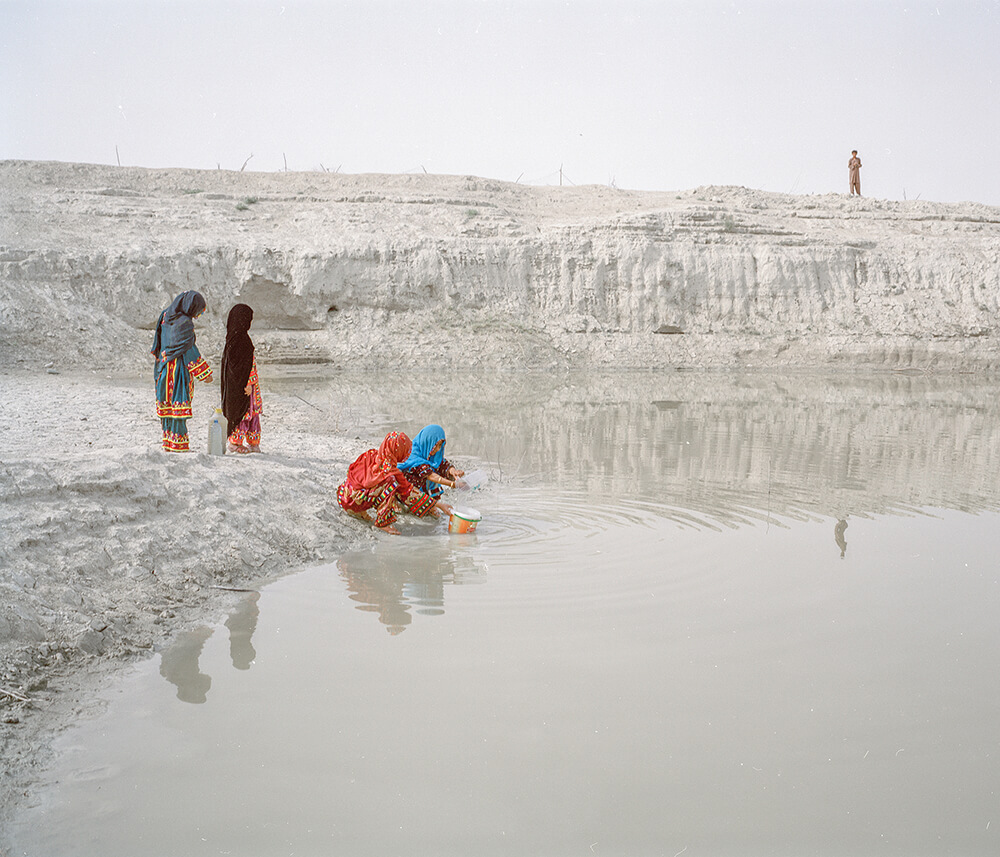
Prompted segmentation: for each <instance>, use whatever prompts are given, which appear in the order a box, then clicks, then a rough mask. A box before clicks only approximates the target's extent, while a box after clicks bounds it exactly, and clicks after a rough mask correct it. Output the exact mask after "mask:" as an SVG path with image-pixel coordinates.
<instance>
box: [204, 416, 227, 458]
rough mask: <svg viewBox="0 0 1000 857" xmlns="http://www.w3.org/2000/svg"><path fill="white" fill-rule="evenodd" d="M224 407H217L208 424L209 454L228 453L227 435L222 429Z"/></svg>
mask: <svg viewBox="0 0 1000 857" xmlns="http://www.w3.org/2000/svg"><path fill="white" fill-rule="evenodd" d="M222 419H223V416H222V408H216V409H215V413H214V414H213V415H212V419H211V421H210V422H209V424H208V454H209V455H225V454H226V435H225V432H223V430H222Z"/></svg>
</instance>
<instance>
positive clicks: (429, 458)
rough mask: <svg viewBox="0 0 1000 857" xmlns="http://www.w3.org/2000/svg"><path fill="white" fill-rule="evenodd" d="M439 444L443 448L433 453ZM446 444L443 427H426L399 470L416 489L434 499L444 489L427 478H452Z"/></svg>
mask: <svg viewBox="0 0 1000 857" xmlns="http://www.w3.org/2000/svg"><path fill="white" fill-rule="evenodd" d="M438 442H440V443H441V446H440V447H438V449H437V451H436V452H433V453H432V452H431V450H432V449H434V447H435V446H437V444H438ZM445 443H446V441H445V437H444V429H443V428H441V426H439V425H436V424H432V425H429V426H424V427H423V428H422V429H420V431H418V432H417V436H416V437H415V438H413V448H412V450H411V451H410V456H409V458H407V459H406V461H404V462H403V463H402V464H400V465H399V469H400V470H402V471H403V474H404V475H405V476H406V478H407V479H408V480H409V481H410V483H411V484H412V485H413V486H414V487H415V488H417V489H418V490H420V491H423V492H424V493H425V494H430V495H431V497H434V498H437V497H439V496H440V495H441V494H442V493H443V491H444V489H443V488H442V487H441V485H440V484H439V483H437V482H432V481H429V480H428V479H427V477H428V476H430V474H432V473H436V474H437V475H438V476H443V477H444V478H445V479H451V478H452V477H451V474H450V473H449V471H450V470H451V466H452V465H451V462H450V461H448V460H447V459H446V458H445V457H444V446H445Z"/></svg>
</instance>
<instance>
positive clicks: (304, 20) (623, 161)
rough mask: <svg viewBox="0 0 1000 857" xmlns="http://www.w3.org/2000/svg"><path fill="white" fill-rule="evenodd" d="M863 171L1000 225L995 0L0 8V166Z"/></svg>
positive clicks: (550, 175) (999, 39)
mask: <svg viewBox="0 0 1000 857" xmlns="http://www.w3.org/2000/svg"><path fill="white" fill-rule="evenodd" d="M116 146H117V155H116V151H115V147H116ZM854 148H856V149H858V150H859V151H860V154H861V158H862V161H863V164H864V167H863V168H862V171H861V178H862V190H863V191H864V193H865V194H866V195H870V196H877V197H884V198H889V199H903V197H904V195H905V196H906V197H907V198H909V199H914V198H916V197H918V196H919V197H920V198H921V199H931V200H941V201H960V200H976V201H980V202H987V203H991V204H994V205H1000V165H998V160H1000V0H926V1H925V0H867V2H856V0H844V2H810V1H809V0H770V2H767V0H718V2H716V0H676V2H674V0H660V2H654V0H645V2H641V0H599V1H598V0H591V2H574V0H562V1H561V2H556V0H506V2H475V0H450V2H443V0H442V2H432V1H431V0H410V2H407V0H394V2H379V0H358V2H343V1H342V0H330V2H320V0H314V1H313V2H302V0H242V2H236V0H179V1H178V2H167V0H118V2H112V0H51V2H48V0H0V159H8V158H26V159H31V160H58V161H82V162H88V163H102V164H114V163H116V162H117V160H118V159H120V161H121V163H122V164H123V165H137V166H146V167H196V168H208V169H215V168H216V167H217V166H221V167H222V168H223V169H231V170H238V169H240V167H241V166H242V165H243V163H244V161H246V159H247V158H248V157H249V156H250V155H251V153H252V155H253V158H252V159H251V160H250V162H249V164H247V167H246V168H247V169H248V170H257V171H274V170H280V169H283V168H284V167H285V159H286V158H287V166H288V169H291V170H313V169H317V170H318V169H320V168H321V166H322V167H323V168H326V169H329V170H331V171H333V170H336V169H338V168H339V169H340V170H341V171H343V172H348V173H366V172H388V173H403V172H421V171H422V170H427V171H428V172H431V173H451V174H459V175H465V174H471V175H477V176H486V177H491V178H499V179H505V180H509V181H515V180H518V179H520V181H522V182H525V183H530V184H558V182H559V169H560V166H561V167H562V169H563V174H564V176H565V180H566V181H567V182H572V183H574V184H611V183H614V184H615V185H617V186H618V187H621V188H636V189H645V190H681V189H687V188H693V187H697V186H699V185H706V184H734V185H744V186H746V187H751V188H762V189H765V190H773V191H782V192H795V193H826V192H829V191H836V192H846V190H847V160H848V158H849V157H850V151H851V149H854Z"/></svg>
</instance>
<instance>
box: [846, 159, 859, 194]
mask: <svg viewBox="0 0 1000 857" xmlns="http://www.w3.org/2000/svg"><path fill="white" fill-rule="evenodd" d="M847 173H848V177H849V178H850V180H851V196H854V194H857V195H858V196H861V158H859V157H858V150H857V149H854V150H852V151H851V159H850V160H849V161H848V162H847Z"/></svg>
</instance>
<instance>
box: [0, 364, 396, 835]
mask: <svg viewBox="0 0 1000 857" xmlns="http://www.w3.org/2000/svg"><path fill="white" fill-rule="evenodd" d="M264 383H265V385H266V383H267V381H266V376H265V381H264ZM0 387H2V388H3V396H2V398H0V435H2V436H3V438H4V449H3V452H2V455H0V492H2V513H0V514H2V526H0V567H2V573H0V591H2V593H3V602H4V611H3V613H2V616H0V623H2V624H0V688H2V690H3V692H2V693H0V736H2V739H0V742H2V743H0V746H2V755H3V758H4V762H5V764H4V766H3V774H2V781H0V791H2V798H0V818H2V811H3V809H4V808H6V809H9V807H10V804H11V801H12V800H13V799H14V798H15V797H17V796H21V795H22V793H23V792H24V791H25V789H26V787H27V784H28V783H30V781H31V779H32V776H33V774H34V771H35V770H36V765H37V764H39V762H40V761H41V760H42V759H44V756H45V751H46V746H47V737H46V736H47V735H48V734H49V733H50V732H51V730H52V729H54V728H58V726H59V725H61V724H62V723H65V722H66V721H67V719H68V718H70V717H72V715H73V713H74V712H75V711H77V710H79V707H80V706H85V705H86V704H87V698H88V693H87V690H86V689H87V688H88V687H94V686H96V683H98V682H100V681H101V680H102V675H103V674H104V673H106V672H107V671H108V670H114V669H116V668H120V667H121V666H123V665H125V664H127V663H129V662H131V661H133V660H135V659H137V658H145V657H149V656H150V655H151V654H152V653H153V652H155V651H156V650H158V649H159V648H161V647H162V646H163V644H164V643H165V642H166V641H167V640H168V639H169V638H170V636H171V635H172V634H174V633H176V632H178V631H179V630H182V629H184V628H185V627H188V626H189V625H190V624H191V623H194V622H197V621H202V620H204V618H205V616H206V615H208V616H212V615H215V614H218V613H221V612H222V611H224V610H225V609H226V607H227V605H228V604H229V603H230V601H231V598H230V596H229V593H228V592H227V591H226V590H224V589H220V588H216V587H234V588H254V587H256V586H259V585H261V584H262V583H264V582H266V581H268V580H271V579H274V578H275V577H276V576H279V575H281V574H282V573H285V572H287V571H289V570H291V569H296V568H301V567H304V566H306V565H310V564H313V563H318V562H321V561H324V560H329V559H332V558H334V557H336V556H337V555H339V554H340V553H342V552H344V551H345V550H348V549H351V548H357V547H359V546H361V545H363V544H365V543H370V542H372V541H373V540H374V539H375V538H376V534H375V533H374V531H372V530H371V528H366V527H365V526H364V525H363V524H361V523H359V522H356V521H353V520H351V519H350V518H348V517H347V516H345V515H343V514H340V513H339V507H338V506H337V502H336V497H335V491H336V486H337V485H338V484H339V482H340V481H341V479H342V478H343V473H344V472H345V470H346V467H347V464H348V463H349V462H350V460H352V459H353V457H354V456H355V455H356V454H357V453H358V452H359V451H361V450H362V449H363V448H366V447H367V446H368V445H370V443H371V442H374V441H376V440H377V439H378V438H377V437H376V435H377V434H378V431H377V430H376V431H375V432H373V431H372V428H371V422H370V420H371V417H369V416H365V417H364V418H363V419H364V425H362V424H361V422H360V419H361V418H360V417H358V418H357V419H356V418H355V415H354V413H353V412H350V413H343V412H342V413H341V414H333V415H331V414H330V413H329V412H327V411H326V410H323V409H321V406H317V405H315V404H312V403H309V402H306V401H305V400H304V399H302V398H301V397H300V396H297V395H294V394H289V395H283V394H281V393H277V392H274V391H268V390H266V389H265V396H266V409H267V411H266V415H265V419H264V438H263V449H264V451H265V454H263V455H260V456H232V455H231V456H224V457H212V456H208V455H207V454H205V452H203V451H202V448H203V446H204V445H205V444H204V443H203V441H204V439H205V437H206V435H207V424H208V414H209V411H210V408H211V406H212V404H213V403H214V401H215V399H214V396H217V395H218V385H217V384H214V385H210V386H209V387H208V388H205V387H202V388H200V389H198V390H197V392H196V394H195V396H196V398H195V405H194V407H195V418H194V419H193V420H192V421H191V437H192V447H193V448H194V449H195V450H197V451H195V452H193V453H191V454H188V455H174V456H170V455H166V454H164V453H163V452H162V451H161V450H160V449H159V441H158V421H157V420H156V419H155V415H154V413H153V411H152V405H151V403H152V388H151V384H150V382H149V381H148V379H146V378H141V377H138V376H135V375H125V376H121V377H115V378H111V379H109V378H107V377H105V376H96V375H94V374H92V373H85V372H80V371H77V372H66V373H65V374H58V375H55V374H47V373H45V374H42V375H38V374H36V373H26V372H22V373H16V372H6V373H4V374H3V375H2V376H0ZM213 394H214V395H213ZM338 420H339V422H340V425H339V426H338V428H339V430H338V431H333V430H332V427H333V426H334V424H336V423H337V421H338Z"/></svg>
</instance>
